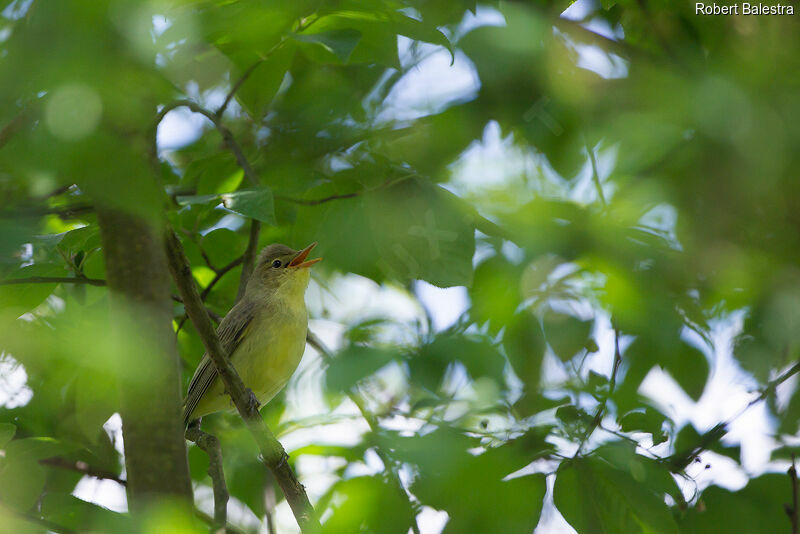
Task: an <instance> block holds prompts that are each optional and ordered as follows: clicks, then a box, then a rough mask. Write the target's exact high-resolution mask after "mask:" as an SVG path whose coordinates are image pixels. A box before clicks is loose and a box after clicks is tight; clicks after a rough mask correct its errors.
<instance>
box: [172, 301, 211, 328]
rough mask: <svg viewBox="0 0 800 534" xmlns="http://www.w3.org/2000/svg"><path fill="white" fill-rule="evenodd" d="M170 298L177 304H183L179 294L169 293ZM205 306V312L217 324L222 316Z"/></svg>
mask: <svg viewBox="0 0 800 534" xmlns="http://www.w3.org/2000/svg"><path fill="white" fill-rule="evenodd" d="M170 298H171V299H172V300H173V301H175V302H177V303H179V304H183V297H181V296H179V295H170ZM205 308H206V313H207V314H208V316H209V317H211V320H212V321H214V322H215V323H217V324H219V322H220V321H222V316H221V315H220V314H218V313H217V312H215V311H214V310H212V309H210V308H209V307H208V306H206V307H205Z"/></svg>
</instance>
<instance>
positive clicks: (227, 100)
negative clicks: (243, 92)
mask: <svg viewBox="0 0 800 534" xmlns="http://www.w3.org/2000/svg"><path fill="white" fill-rule="evenodd" d="M317 20H319V17H316V18H314V19H311V20H305V21H301V22H300V24H299V25H298V26H297V29H296V30H295V31H294V32H295V33H300V32H301V31H303V30H306V29H307V28H308V27H309V26H311V25H312V24H314V23H315V22H316V21H317ZM289 37H290V35H284V36H283V37H282V38H281V40H280V41H278V42H277V43H276V44H275V45H274V46H273V47H272V48H270V49H269V50H267V52H266V53H265V54H264V57H261V58H259V59H258V60H256V62H255V63H253V64H252V65H250V66H249V67H247V70H245V71H244V72H243V73H242V75H241V76H240V77H239V79H238V80H236V83H234V84H233V87H231V89H230V91H228V94H226V95H225V100H224V101H223V102H222V105H221V106H220V107H219V109H217V111H216V112H215V115H216V116H217V117H222V114H223V113H225V110H226V109H228V105H229V104H230V103H231V100H233V97H234V96H236V93H237V92H239V89H241V87H242V85H243V84H244V82H246V81H247V79H248V78H249V77H250V75H251V74H253V71H255V70H256V69H257V68H258V67H260V66H261V65H263V64H264V62H265V61H266V60H267V59H269V58H270V56H272V54H274V53H275V52H277V51H278V49H279V48H280V47H281V46H283V44H284V43H285V42H286V41H287V40H288V39H289Z"/></svg>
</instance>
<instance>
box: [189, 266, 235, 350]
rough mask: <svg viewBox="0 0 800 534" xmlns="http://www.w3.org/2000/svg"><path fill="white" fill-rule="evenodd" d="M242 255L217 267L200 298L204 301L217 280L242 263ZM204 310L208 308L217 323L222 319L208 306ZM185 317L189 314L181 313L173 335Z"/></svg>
mask: <svg viewBox="0 0 800 534" xmlns="http://www.w3.org/2000/svg"><path fill="white" fill-rule="evenodd" d="M243 257H244V256H239V257H238V258H236V259H235V260H233V261H232V262H230V263H229V264H227V265H226V266H225V267H222V268H221V269H219V270H218V271H217V274H216V275H215V276H214V278H213V279H212V280H211V282H209V283H208V285H207V286H206V287H205V288H204V289H203V291H202V292H201V293H200V300H202V301H203V302H205V301H206V298H207V297H208V295H209V293H211V290H212V289H213V288H214V286H215V285H217V282H219V281H220V280H221V279H222V277H223V276H225V275H226V274H228V272H229V271H230V270H231V269H233V268H234V267H236V266H237V265H240V264H241V263H242V258H243ZM182 302H183V299H181V303H182ZM206 310H208V314H209V315H210V316H211V318H212V319H213V320H214V322H215V323H217V324H219V322H220V321H221V320H222V317H221V316H219V315H218V314H216V313H214V312H212V311H211V310H210V309H208V307H206ZM187 319H189V316H188V315H186V314H183V317H181V320H180V322H178V328H176V329H175V335H177V334H178V332H180V331H181V329H182V328H183V325H184V324H185V323H186V321H187Z"/></svg>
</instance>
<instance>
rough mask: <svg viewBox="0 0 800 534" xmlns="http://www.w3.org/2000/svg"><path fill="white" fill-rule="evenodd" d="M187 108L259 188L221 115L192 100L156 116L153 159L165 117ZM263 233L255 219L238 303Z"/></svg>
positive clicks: (251, 229) (243, 265)
mask: <svg viewBox="0 0 800 534" xmlns="http://www.w3.org/2000/svg"><path fill="white" fill-rule="evenodd" d="M179 107H185V108H188V109H189V110H190V111H193V112H195V113H199V114H201V115H203V116H204V117H206V118H207V119H208V120H210V121H211V123H212V124H213V125H214V127H215V128H216V129H217V131H218V132H219V133H220V135H221V136H222V140H223V142H224V143H225V146H227V147H228V149H229V150H230V151H231V153H232V154H233V156H234V157H235V158H236V163H237V164H238V165H239V167H240V168H241V169H242V171H244V176H245V178H247V180H248V181H249V182H250V184H251V185H254V186H257V185H258V184H259V180H258V176H256V173H255V171H254V170H253V167H252V166H251V165H250V162H249V161H248V159H247V157H246V156H245V155H244V151H242V147H241V146H239V143H237V142H236V139H234V137H233V134H232V133H231V131H230V130H229V129H228V128H227V127H226V126H225V125H224V124H222V118H221V116H220V115H217V114H216V113H213V112H211V111H210V110H208V109H206V108H204V107H203V106H201V105H199V104H197V103H195V102H192V101H191V100H176V101H175V102H172V103H170V104H167V105H166V106H164V107H163V108H162V109H161V111H160V112H159V113H158V115H157V116H156V121H155V126H154V127H153V132H154V133H153V137H152V139H153V145H152V148H151V150H152V154H151V157H153V158H155V160H156V161H157V159H158V148H157V144H156V135H155V132H157V131H158V125H159V124H160V123H161V121H162V120H163V119H164V116H165V115H166V114H167V113H169V112H170V111H171V110H173V109H176V108H179ZM260 231H261V223H260V222H258V221H257V220H255V219H253V220H252V222H251V225H250V241H249V243H248V245H247V250H246V251H245V254H244V258H243V260H242V277H241V281H240V283H239V292H238V295H237V297H236V300H237V301H238V300H239V299H240V298H241V297H242V295H244V289H245V288H246V287H247V280H248V279H249V278H250V273H252V272H253V264H254V262H255V258H256V248H257V247H258V234H259V232H260Z"/></svg>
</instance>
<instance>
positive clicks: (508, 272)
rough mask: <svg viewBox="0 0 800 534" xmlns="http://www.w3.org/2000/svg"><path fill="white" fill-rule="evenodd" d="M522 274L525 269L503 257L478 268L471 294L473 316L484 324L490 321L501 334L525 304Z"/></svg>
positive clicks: (492, 259)
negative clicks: (522, 290)
mask: <svg viewBox="0 0 800 534" xmlns="http://www.w3.org/2000/svg"><path fill="white" fill-rule="evenodd" d="M521 274H522V267H521V266H518V265H514V264H512V263H511V262H509V261H508V260H506V259H505V258H504V257H503V256H502V255H496V256H492V257H491V258H489V259H487V260H485V261H483V262H482V263H481V264H480V265H478V267H477V268H476V269H475V279H474V281H473V283H472V287H471V288H470V291H469V296H470V301H471V302H472V306H471V307H470V311H469V313H470V316H471V317H472V318H473V319H474V320H475V321H476V322H478V323H481V324H482V323H484V322H487V321H488V323H489V328H490V329H491V331H492V332H494V333H496V332H499V331H500V329H502V328H503V326H504V325H506V324H508V323H509V322H511V320H512V317H514V313H516V311H517V307H519V305H520V303H521V302H522V292H521V291H520V286H519V278H520V276H521ZM540 330H541V328H540Z"/></svg>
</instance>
